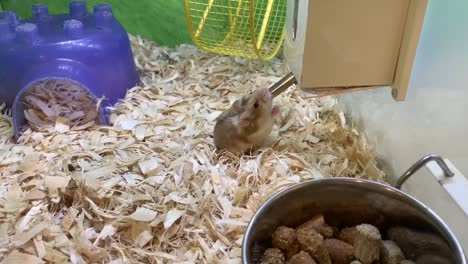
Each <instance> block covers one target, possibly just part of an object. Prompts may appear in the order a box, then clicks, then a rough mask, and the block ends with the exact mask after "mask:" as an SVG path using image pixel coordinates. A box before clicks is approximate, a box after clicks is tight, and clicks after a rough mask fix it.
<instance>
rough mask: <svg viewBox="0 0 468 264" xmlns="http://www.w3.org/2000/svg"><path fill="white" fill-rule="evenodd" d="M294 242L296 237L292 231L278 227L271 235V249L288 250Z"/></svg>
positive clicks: (284, 227)
mask: <svg viewBox="0 0 468 264" xmlns="http://www.w3.org/2000/svg"><path fill="white" fill-rule="evenodd" d="M295 242H296V235H295V232H294V229H292V228H289V227H286V226H280V227H278V228H276V230H275V232H274V233H273V235H272V243H273V247H275V248H279V249H282V250H288V249H289V248H291V247H292V246H293V244H294V243H295Z"/></svg>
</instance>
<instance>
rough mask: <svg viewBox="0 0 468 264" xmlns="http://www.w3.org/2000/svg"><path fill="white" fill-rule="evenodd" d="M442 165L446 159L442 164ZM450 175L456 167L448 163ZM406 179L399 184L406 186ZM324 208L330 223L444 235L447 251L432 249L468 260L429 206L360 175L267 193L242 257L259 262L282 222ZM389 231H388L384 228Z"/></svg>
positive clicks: (305, 217) (457, 260)
mask: <svg viewBox="0 0 468 264" xmlns="http://www.w3.org/2000/svg"><path fill="white" fill-rule="evenodd" d="M431 160H436V161H437V162H438V163H439V165H441V164H444V165H445V163H443V160H442V159H440V158H439V157H438V156H427V157H425V158H423V159H421V160H420V161H418V163H416V164H415V165H414V166H412V168H411V169H412V171H411V169H410V170H408V171H407V172H406V173H405V175H404V176H403V177H402V178H401V179H403V181H404V180H406V179H407V178H408V177H409V176H410V175H411V174H412V173H414V171H415V170H417V169H419V168H420V167H421V166H422V164H424V163H426V162H428V161H431ZM441 167H443V165H442V166H441ZM443 169H444V171H446V175H447V176H450V175H451V172H450V170H448V168H447V167H446V166H445V168H443ZM401 184H402V182H399V183H398V184H397V185H398V186H401ZM319 213H320V214H323V215H324V216H325V219H326V221H327V222H328V223H329V224H330V225H334V226H338V227H343V226H353V225H357V224H361V223H369V224H373V225H376V226H378V227H379V228H380V229H381V230H386V229H387V228H388V227H392V226H405V227H408V228H414V229H417V230H421V231H427V232H431V233H433V234H434V235H436V236H438V237H440V238H441V239H442V240H443V241H445V243H446V245H447V250H448V253H447V251H445V252H444V251H440V252H433V255H437V254H441V255H443V257H445V258H450V263H452V264H458V263H460V264H467V261H466V257H465V255H464V253H463V249H462V247H461V245H460V243H459V242H458V240H457V238H456V237H455V235H454V234H453V233H452V231H451V230H450V229H449V228H448V226H447V225H446V224H445V223H444V221H443V220H442V219H441V218H440V217H439V216H438V215H437V214H435V213H434V212H433V211H432V210H431V209H430V208H428V207H427V206H425V205H424V204H422V203H421V202H419V201H417V200H416V199H414V198H412V197H411V196H409V195H407V194H405V193H403V192H402V191H400V190H399V189H397V188H394V187H392V186H389V185H385V184H382V183H378V182H373V181H368V180H362V179H355V178H325V179H320V180H311V181H306V182H302V183H299V184H296V185H294V186H292V187H290V188H288V189H285V190H283V191H281V192H279V193H277V194H276V195H274V196H272V197H271V198H270V199H268V200H267V201H266V202H265V203H264V204H263V205H262V206H261V207H260V208H259V209H258V210H257V212H256V213H255V215H254V216H253V218H252V220H251V221H250V223H249V225H248V227H247V230H246V233H245V235H244V240H243V244H242V261H243V263H245V264H251V263H259V262H260V261H259V260H260V258H261V256H262V254H263V251H264V250H265V249H266V248H268V247H269V246H270V245H269V242H268V241H270V238H271V234H272V232H273V231H274V230H275V229H276V227H278V226H280V225H286V226H292V227H295V226H298V225H299V224H301V223H303V222H305V221H307V220H309V219H310V218H311V217H312V216H314V215H316V214H319ZM383 233H385V232H383Z"/></svg>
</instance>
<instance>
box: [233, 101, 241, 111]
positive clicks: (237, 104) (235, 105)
mask: <svg viewBox="0 0 468 264" xmlns="http://www.w3.org/2000/svg"><path fill="white" fill-rule="evenodd" d="M232 107H234V109H241V107H242V99H237V100H236V101H235V102H234V103H233V104H232Z"/></svg>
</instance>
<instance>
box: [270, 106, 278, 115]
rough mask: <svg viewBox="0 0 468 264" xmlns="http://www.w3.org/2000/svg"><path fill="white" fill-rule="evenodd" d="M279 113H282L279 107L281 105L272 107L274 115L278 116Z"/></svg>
mask: <svg viewBox="0 0 468 264" xmlns="http://www.w3.org/2000/svg"><path fill="white" fill-rule="evenodd" d="M279 113H280V108H279V106H274V107H273V109H271V115H272V116H273V117H276V116H278V115H279Z"/></svg>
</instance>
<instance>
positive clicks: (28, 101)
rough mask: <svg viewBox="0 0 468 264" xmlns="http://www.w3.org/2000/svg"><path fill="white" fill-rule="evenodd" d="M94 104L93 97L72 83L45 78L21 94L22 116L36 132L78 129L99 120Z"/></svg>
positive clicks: (95, 100)
mask: <svg viewBox="0 0 468 264" xmlns="http://www.w3.org/2000/svg"><path fill="white" fill-rule="evenodd" d="M97 103H98V100H97V99H96V98H94V97H93V96H92V95H90V94H89V92H87V91H86V90H85V89H83V88H82V87H80V86H79V85H78V84H76V83H74V82H69V81H66V80H61V79H52V80H45V81H41V82H38V83H35V84H34V85H33V86H32V87H31V88H30V89H29V90H28V91H27V92H26V93H25V96H24V104H25V106H24V108H25V110H24V116H25V118H26V120H27V121H28V123H29V125H30V126H31V127H32V128H34V130H36V131H49V132H54V131H55V132H59V133H63V132H67V131H68V130H70V128H71V129H72V130H81V129H85V128H87V127H91V126H93V125H94V124H95V123H99V122H98V111H97V110H98V104H97ZM77 128H78V129H77Z"/></svg>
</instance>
